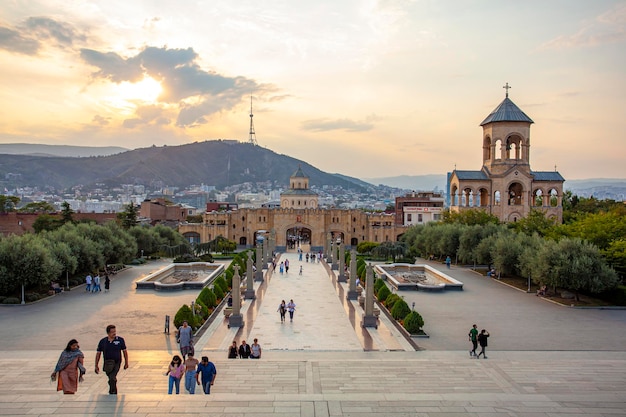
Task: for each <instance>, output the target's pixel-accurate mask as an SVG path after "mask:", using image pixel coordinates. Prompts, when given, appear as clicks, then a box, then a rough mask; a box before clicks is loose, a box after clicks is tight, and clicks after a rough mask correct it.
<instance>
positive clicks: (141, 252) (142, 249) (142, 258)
mask: <svg viewBox="0 0 626 417" xmlns="http://www.w3.org/2000/svg"><path fill="white" fill-rule="evenodd" d="M141 259H143V249H142V250H141Z"/></svg>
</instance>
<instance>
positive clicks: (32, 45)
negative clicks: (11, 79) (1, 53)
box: [0, 27, 40, 55]
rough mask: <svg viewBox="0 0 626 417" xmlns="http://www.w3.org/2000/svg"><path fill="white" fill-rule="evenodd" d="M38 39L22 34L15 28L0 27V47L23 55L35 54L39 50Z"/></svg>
mask: <svg viewBox="0 0 626 417" xmlns="http://www.w3.org/2000/svg"><path fill="white" fill-rule="evenodd" d="M39 47H40V45H39V41H37V40H36V39H32V38H28V37H25V36H22V34H21V33H20V32H18V31H16V30H13V29H10V28H7V27H0V49H4V50H6V51H9V52H15V53H18V54H24V55H36V54H37V52H38V51H39Z"/></svg>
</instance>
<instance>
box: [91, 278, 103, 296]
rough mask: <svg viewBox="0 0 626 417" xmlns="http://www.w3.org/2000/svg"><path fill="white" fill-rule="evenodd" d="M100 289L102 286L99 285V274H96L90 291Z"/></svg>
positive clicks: (98, 290)
mask: <svg viewBox="0 0 626 417" xmlns="http://www.w3.org/2000/svg"><path fill="white" fill-rule="evenodd" d="M100 291H102V287H100V275H99V274H96V276H95V277H93V289H92V292H100Z"/></svg>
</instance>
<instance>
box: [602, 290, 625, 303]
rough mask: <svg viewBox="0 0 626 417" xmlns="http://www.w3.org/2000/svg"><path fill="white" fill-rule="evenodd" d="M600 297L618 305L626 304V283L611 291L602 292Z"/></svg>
mask: <svg viewBox="0 0 626 417" xmlns="http://www.w3.org/2000/svg"><path fill="white" fill-rule="evenodd" d="M600 298H602V299H603V300H606V301H608V302H610V303H612V304H614V305H616V306H626V285H618V286H617V287H615V288H613V289H612V290H610V291H605V292H603V293H602V294H600Z"/></svg>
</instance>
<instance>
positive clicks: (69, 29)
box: [21, 17, 86, 46]
mask: <svg viewBox="0 0 626 417" xmlns="http://www.w3.org/2000/svg"><path fill="white" fill-rule="evenodd" d="M21 26H22V27H23V28H24V29H26V30H27V31H28V32H29V33H31V34H33V35H35V36H36V37H37V38H38V39H40V40H43V39H53V40H55V41H56V42H58V43H59V44H60V45H62V46H72V45H73V44H74V41H75V40H80V41H84V40H85V39H86V36H85V35H84V34H81V33H79V32H78V31H77V30H76V29H75V28H74V27H73V26H71V25H69V24H67V23H65V22H59V21H56V20H54V19H51V18H49V17H29V18H28V19H26V21H25V22H24V23H23V25H21Z"/></svg>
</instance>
